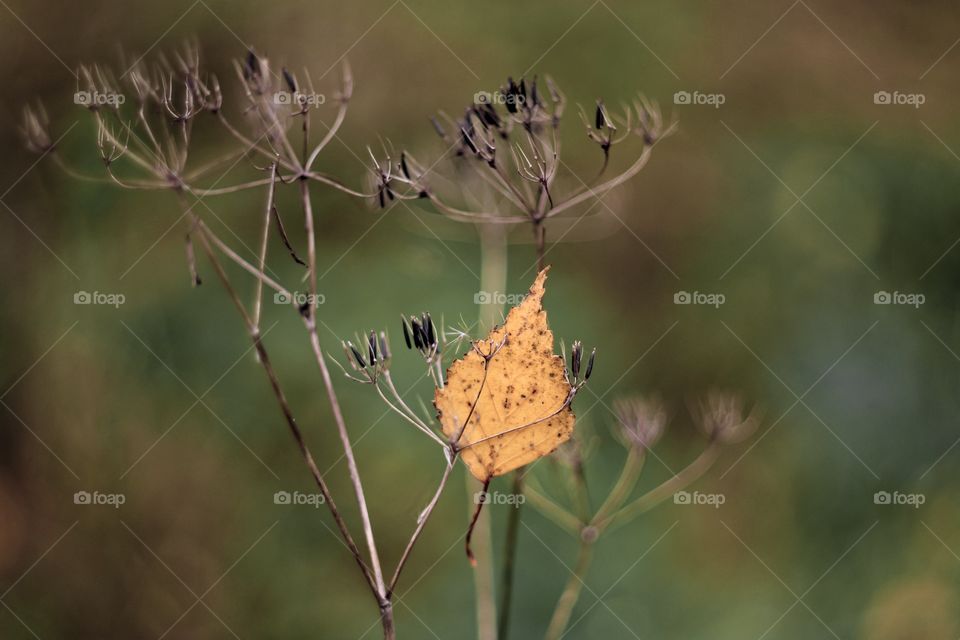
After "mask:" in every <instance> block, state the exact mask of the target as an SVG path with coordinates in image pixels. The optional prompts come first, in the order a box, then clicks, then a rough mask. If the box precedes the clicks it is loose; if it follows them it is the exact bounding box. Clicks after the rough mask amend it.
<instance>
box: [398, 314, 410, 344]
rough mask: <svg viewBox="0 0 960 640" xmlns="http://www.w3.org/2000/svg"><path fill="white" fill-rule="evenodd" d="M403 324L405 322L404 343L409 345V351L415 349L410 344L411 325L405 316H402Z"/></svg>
mask: <svg viewBox="0 0 960 640" xmlns="http://www.w3.org/2000/svg"><path fill="white" fill-rule="evenodd" d="M400 320H401V322H403V341H404V342H406V343H407V349H411V348H413V345H412V344H411V343H410V325H408V324H407V319H406V318H404V317H403V316H400Z"/></svg>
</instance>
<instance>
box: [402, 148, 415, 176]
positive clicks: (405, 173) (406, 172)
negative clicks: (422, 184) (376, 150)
mask: <svg viewBox="0 0 960 640" xmlns="http://www.w3.org/2000/svg"><path fill="white" fill-rule="evenodd" d="M400 170H401V171H403V177H404V178H406V179H407V180H411V179H412V178H410V168H409V167H407V154H406V153H405V152H401V153H400Z"/></svg>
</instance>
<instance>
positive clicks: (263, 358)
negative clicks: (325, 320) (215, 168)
mask: <svg viewBox="0 0 960 640" xmlns="http://www.w3.org/2000/svg"><path fill="white" fill-rule="evenodd" d="M196 228H197V229H198V231H199V233H197V236H198V237H199V238H200V243H201V245H202V246H203V249H204V252H205V253H206V255H207V257H208V259H209V260H210V263H211V265H212V266H213V269H214V271H215V272H216V274H217V277H218V278H219V279H220V282H221V284H222V285H223V288H224V289H225V290H226V292H227V294H228V295H229V296H230V299H231V301H232V302H233V303H234V305H235V306H236V307H237V310H238V311H239V313H240V316H241V318H242V319H243V321H244V324H245V325H246V328H247V330H248V332H249V333H250V337H251V340H252V341H253V344H254V347H255V349H256V351H257V355H258V358H257V359H258V361H259V362H260V364H261V366H262V367H263V369H264V371H265V373H266V374H267V378H268V379H269V381H270V388H271V390H272V391H273V394H274V396H275V397H276V399H277V403H278V404H279V405H280V409H281V411H282V412H283V416H284V418H285V419H286V421H287V425H288V426H289V428H290V432H291V434H292V435H293V438H294V440H295V441H296V443H297V447H298V448H299V450H300V453H301V455H302V456H303V459H304V462H305V463H306V465H307V468H308V469H309V470H310V474H311V475H312V476H313V479H314V481H315V482H316V484H317V487H318V488H319V489H320V493H321V494H322V495H323V498H324V503H325V504H326V505H327V508H328V509H329V510H330V513H331V515H332V516H333V519H334V521H335V522H336V524H337V528H338V529H339V530H340V535H341V537H342V538H343V541H344V543H345V544H346V545H347V548H348V549H349V550H350V553H351V554H352V555H353V557H354V559H355V560H356V562H357V565H359V567H360V570H361V571H362V573H363V576H364V578H365V579H366V581H367V583H368V585H369V586H370V589H371V590H372V592H373V595H374V597H375V598H376V599H377V601H378V603H379V600H380V594H379V592H378V590H377V585H376V582H375V581H374V578H373V576H372V574H371V572H370V569H369V568H368V567H367V564H366V562H364V560H363V556H362V555H361V553H360V549H359V548H358V547H357V545H356V543H355V542H354V540H353V536H352V535H351V534H350V530H349V529H348V527H347V524H346V521H344V519H343V516H342V515H341V514H340V511H339V509H338V508H337V505H336V502H334V499H333V495H332V494H331V493H330V489H329V487H328V486H327V483H326V481H325V480H324V478H323V474H321V473H320V469H319V468H318V467H317V464H316V462H315V461H314V458H313V454H312V453H311V452H310V449H309V447H308V446H307V444H306V441H305V440H304V438H303V433H302V432H301V431H300V427H299V425H298V424H297V421H296V419H295V418H294V416H293V411H292V410H291V408H290V404H289V403H288V401H287V398H286V395H285V394H284V393H283V389H282V388H281V386H280V382H279V380H278V378H277V375H276V372H275V371H274V369H273V365H272V364H271V362H270V357H269V355H268V353H267V350H266V347H265V346H264V345H263V341H262V340H261V339H260V332H259V330H258V329H257V328H256V326H255V325H254V323H253V319H252V318H251V317H250V315H249V314H248V313H247V310H246V309H245V308H244V306H243V303H242V302H241V301H240V297H239V296H238V295H237V293H236V291H235V290H234V288H233V286H232V285H231V284H230V280H229V278H228V277H227V275H226V273H225V272H224V270H223V267H222V266H221V265H220V261H219V260H218V259H217V257H216V254H215V253H214V251H213V247H212V246H211V244H210V239H211V237H213V234H212V233H211V232H210V231H209V230H208V229H206V228H205V227H203V226H201V225H197V227H196Z"/></svg>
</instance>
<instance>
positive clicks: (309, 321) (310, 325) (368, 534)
mask: <svg viewBox="0 0 960 640" xmlns="http://www.w3.org/2000/svg"><path fill="white" fill-rule="evenodd" d="M300 201H301V204H302V206H303V218H304V225H305V227H306V233H307V265H308V269H309V274H308V275H309V277H308V279H309V282H310V293H311V294H312V296H313V297H312V298H311V299H316V294H317V240H316V233H315V229H314V221H313V206H312V204H311V202H310V186H309V184H308V183H307V181H306V180H300ZM316 312H317V309H316V305H315V304H310V305H308V307H307V309H306V311H305V313H304V314H303V316H304V322H305V323H306V325H307V331H308V332H309V334H310V346H311V348H312V349H313V354H314V357H315V359H316V361H317V366H318V367H319V369H320V376H321V378H322V379H323V386H324V387H325V388H326V391H327V399H328V400H329V402H330V410H331V411H332V413H333V420H334V423H335V424H336V426H337V432H338V434H339V435H340V441H341V443H342V444H343V452H344V456H345V457H346V460H347V469H348V471H349V473H350V482H351V483H352V484H353V490H354V494H355V496H356V499H357V504H358V506H359V508H360V520H361V523H362V525H363V534H364V537H365V538H366V540H367V550H368V552H369V553H370V564H371V565H372V566H373V576H374V580H375V582H376V585H377V593H378V594H379V596H380V598H381V600H382V602H381V610H382V609H383V605H384V604H385V603H388V601H387V600H386V593H387V589H386V585H385V584H384V581H383V569H382V568H381V565H380V556H379V554H378V553H377V544H376V541H375V540H374V536H373V525H372V524H371V522H370V512H369V510H368V508H367V499H366V496H365V495H364V492H363V484H362V483H361V481H360V472H359V471H358V469H357V461H356V458H355V457H354V455H353V446H352V445H351V443H350V436H349V434H348V433H347V426H346V423H345V422H344V419H343V412H342V411H341V410H340V402H339V400H338V399H337V393H336V391H335V390H334V388H333V380H332V379H331V378H330V370H329V369H328V367H327V361H326V358H325V357H324V354H323V350H322V349H321V347H320V338H319V336H318V335H317V322H316Z"/></svg>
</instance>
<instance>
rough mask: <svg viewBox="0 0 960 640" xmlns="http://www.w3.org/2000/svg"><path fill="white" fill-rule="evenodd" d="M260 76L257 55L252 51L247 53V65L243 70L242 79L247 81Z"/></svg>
mask: <svg viewBox="0 0 960 640" xmlns="http://www.w3.org/2000/svg"><path fill="white" fill-rule="evenodd" d="M259 74H260V59H259V58H257V54H255V53H254V52H253V49H249V50H248V51H247V64H246V67H245V68H244V73H243V77H244V78H246V79H247V80H249V79H250V78H252V77H254V76H257V75H259Z"/></svg>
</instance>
